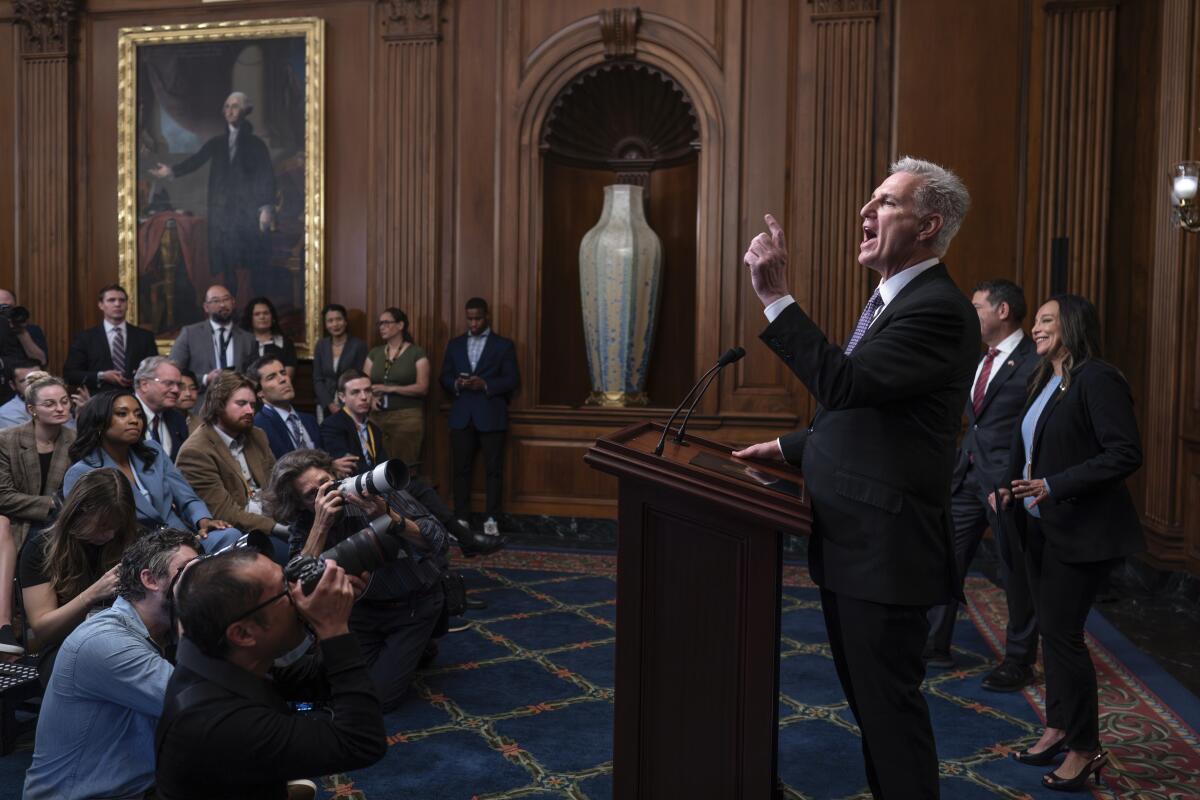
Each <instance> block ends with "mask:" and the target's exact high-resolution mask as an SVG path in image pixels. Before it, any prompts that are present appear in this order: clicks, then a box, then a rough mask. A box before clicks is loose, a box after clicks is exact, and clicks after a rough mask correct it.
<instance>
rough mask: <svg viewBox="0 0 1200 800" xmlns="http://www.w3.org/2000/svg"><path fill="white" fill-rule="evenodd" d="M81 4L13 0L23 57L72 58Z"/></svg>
mask: <svg viewBox="0 0 1200 800" xmlns="http://www.w3.org/2000/svg"><path fill="white" fill-rule="evenodd" d="M80 5H81V3H80V0H13V15H14V16H15V17H16V22H17V25H19V26H20V27H21V53H22V55H26V56H69V55H71V54H72V53H73V52H74V44H75V21H76V19H77V18H78V17H79V6H80Z"/></svg>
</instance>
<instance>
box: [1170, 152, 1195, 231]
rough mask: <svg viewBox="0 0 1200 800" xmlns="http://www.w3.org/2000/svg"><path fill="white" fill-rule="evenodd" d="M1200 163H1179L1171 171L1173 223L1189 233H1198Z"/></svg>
mask: <svg viewBox="0 0 1200 800" xmlns="http://www.w3.org/2000/svg"><path fill="white" fill-rule="evenodd" d="M1198 189H1200V161H1181V162H1179V163H1178V164H1176V165H1175V169H1173V170H1172V171H1171V209H1172V210H1173V211H1174V212H1175V213H1174V214H1173V215H1172V216H1173V217H1174V219H1175V223H1176V224H1177V225H1178V226H1179V227H1181V228H1183V229H1184V230H1185V231H1189V232H1190V233H1197V232H1200V198H1197V196H1196V194H1197V190H1198Z"/></svg>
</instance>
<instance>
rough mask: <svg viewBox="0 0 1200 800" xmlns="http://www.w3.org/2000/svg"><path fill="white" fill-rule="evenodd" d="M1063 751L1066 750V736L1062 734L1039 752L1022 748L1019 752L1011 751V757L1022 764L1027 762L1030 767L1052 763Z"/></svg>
mask: <svg viewBox="0 0 1200 800" xmlns="http://www.w3.org/2000/svg"><path fill="white" fill-rule="evenodd" d="M1065 752H1067V737H1065V736H1064V737H1063V738H1061V739H1059V740H1058V741H1057V742H1055V743H1054V744H1052V745H1050V746H1049V747H1047V748H1046V749H1045V750H1043V751H1042V752H1040V753H1031V752H1029V751H1028V750H1022V751H1020V752H1019V753H1013V754H1012V757H1013V760H1014V761H1020V762H1021V763H1022V764H1028V765H1029V766H1031V767H1044V766H1046V765H1047V764H1053V763H1054V759H1056V758H1058V757H1059V756H1060V755H1062V754H1063V753H1065Z"/></svg>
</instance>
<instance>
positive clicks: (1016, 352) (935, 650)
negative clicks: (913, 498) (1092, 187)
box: [924, 280, 1038, 692]
mask: <svg viewBox="0 0 1200 800" xmlns="http://www.w3.org/2000/svg"><path fill="white" fill-rule="evenodd" d="M971 305H973V306H975V312H976V313H977V314H978V315H979V331H980V334H981V335H982V337H983V343H984V345H986V346H987V351H986V352H985V353H984V354H983V356H982V357H981V358H980V360H979V366H978V367H977V368H976V370H975V379H974V382H973V383H972V387H973V388H972V391H971V396H970V397H969V398H968V399H967V406H966V416H967V430H966V433H965V434H964V436H963V440H962V443H961V444H960V445H959V449H958V454H957V460H956V462H955V466H954V477H953V480H952V481H951V484H950V486H951V496H950V516H951V521H952V522H953V524H954V559H955V566H956V567H957V568H958V576H959V580H960V581H961V580H962V579H963V578H964V577H965V576H966V574H967V569H968V567H970V565H971V560H972V559H973V558H974V557H975V551H976V550H977V549H978V547H979V542H980V540H981V539H982V538H983V532H984V531H985V530H986V529H987V528H988V526H989V525H990V526H991V528H992V535H993V536H994V537H995V542H996V550H997V552H998V554H999V556H1000V565H999V572H1000V582H1001V584H1002V585H1003V586H1004V589H1005V592H1006V595H1007V600H1008V630H1007V635H1006V637H1005V644H1004V659H1003V660H1002V661H1001V662H1000V664H999V665H998V666H997V667H996V668H995V669H993V670H992V671H991V672H989V673H988V674H987V675H986V676H984V678H983V688H985V689H989V690H991V691H997V692H1015V691H1017V690H1019V689H1021V688H1023V687H1025V686H1027V685H1028V684H1030V683H1032V682H1033V664H1034V662H1035V661H1036V660H1037V643H1038V630H1037V620H1036V618H1035V617H1034V612H1033V598H1032V596H1031V595H1030V592H1029V581H1028V578H1027V576H1026V573H1025V565H1024V556H1023V555H1022V553H1021V551H1020V546H1019V544H1018V543H1017V541H1016V536H1015V535H1013V532H1011V531H1008V530H1005V528H1004V525H1003V524H1001V523H1000V521H999V520H998V519H997V517H996V514H995V512H993V511H992V509H991V507H990V506H989V505H988V502H987V497H988V495H989V494H991V493H992V492H993V491H995V489H996V487H998V486H1004V485H1005V473H1006V471H1007V469H1008V462H1009V448H1010V447H1011V445H1012V436H1013V429H1014V428H1016V426H1017V424H1018V420H1019V417H1020V414H1021V410H1022V409H1023V408H1024V406H1025V399H1026V393H1027V384H1028V382H1029V376H1030V374H1031V373H1032V372H1033V369H1034V367H1035V366H1037V362H1038V358H1037V353H1036V352H1035V349H1034V346H1033V340H1032V339H1030V338H1029V337H1028V336H1026V335H1025V332H1024V331H1023V330H1021V321H1022V320H1023V319H1024V318H1025V309H1026V305H1025V294H1024V293H1023V292H1022V291H1021V287H1019V286H1017V285H1016V284H1014V283H1013V282H1011V281H1006V280H991V281H984V282H983V283H981V284H979V285H978V286H976V287H975V292H974V294H973V295H972V297H971ZM958 605H959V604H958V600H957V598H955V597H951V599H950V602H949V603H946V604H944V605H937V606H934V607H933V608H931V609H930V610H929V626H930V629H929V640H928V641H927V642H926V645H925V654H924V655H925V663H926V664H928V665H929V666H932V667H943V668H944V667H952V666H954V659H953V657H952V656H951V654H950V644H951V641H952V639H953V636H954V620H955V618H956V617H957V616H958Z"/></svg>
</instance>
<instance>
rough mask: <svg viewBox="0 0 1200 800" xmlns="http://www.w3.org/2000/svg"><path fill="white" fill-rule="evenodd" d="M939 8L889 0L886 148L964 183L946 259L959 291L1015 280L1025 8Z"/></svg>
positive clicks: (927, 1) (919, 0)
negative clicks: (966, 207) (890, 128)
mask: <svg viewBox="0 0 1200 800" xmlns="http://www.w3.org/2000/svg"><path fill="white" fill-rule="evenodd" d="M945 8H946V4H945V2H944V0H904V2H902V3H899V4H897V6H896V14H895V47H894V51H893V52H894V66H893V67H891V69H893V70H894V73H895V78H894V86H895V90H894V104H893V110H892V112H891V115H892V120H893V125H894V130H895V134H894V141H893V142H892V151H891V153H890V154H889V155H890V157H891V158H895V157H897V156H901V155H911V156H914V157H917V158H924V159H928V160H930V161H934V162H936V163H939V164H942V165H944V166H946V167H949V168H950V169H952V170H954V171H955V172H956V173H957V174H958V175H959V177H961V178H962V180H963V182H964V183H965V184H966V186H967V189H968V191H970V193H971V209H970V212H969V213H968V214H967V218H966V221H965V222H964V223H963V226H962V228H961V229H960V230H959V232H958V235H957V236H955V238H954V241H953V243H952V244H951V245H950V250H949V251H948V253H947V254H946V263H947V265H948V267H949V269H950V273H951V275H952V276H953V278H954V280H955V283H957V284H958V287H959V289H961V290H962V291H963V292H964V293H969V292H970V291H971V289H972V287H973V286H975V285H976V284H977V283H979V282H980V281H983V280H987V279H991V278H1008V279H1010V280H1014V281H1016V282H1018V283H1020V281H1021V275H1020V266H1019V264H1020V253H1021V247H1020V244H1021V237H1020V222H1021V219H1022V216H1023V200H1024V191H1023V187H1024V178H1025V176H1024V173H1023V169H1022V166H1023V164H1022V157H1023V150H1024V147H1025V141H1026V134H1025V124H1024V119H1023V104H1024V83H1023V69H1022V67H1023V64H1024V61H1025V58H1026V56H1027V53H1026V47H1027V46H1028V42H1027V30H1026V28H1027V25H1028V20H1027V11H1028V9H1027V6H1026V3H1024V2H1021V3H978V4H975V5H973V6H972V8H971V12H970V13H969V14H968V13H943V12H944V10H945ZM933 43H937V44H936V46H933Z"/></svg>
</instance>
